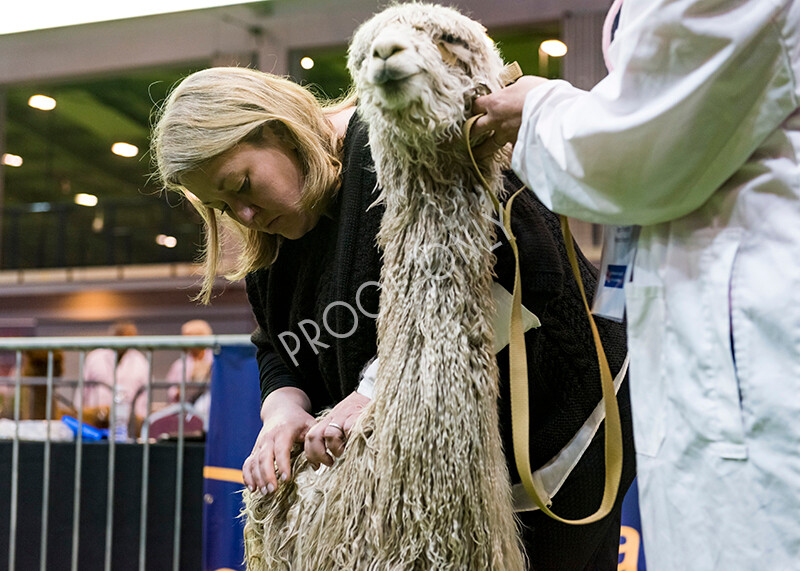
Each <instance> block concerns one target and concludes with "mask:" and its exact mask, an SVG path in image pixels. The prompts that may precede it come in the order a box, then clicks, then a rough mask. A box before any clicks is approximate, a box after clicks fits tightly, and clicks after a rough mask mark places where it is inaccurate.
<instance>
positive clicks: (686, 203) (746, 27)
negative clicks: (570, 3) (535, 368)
mask: <svg viewBox="0 0 800 571" xmlns="http://www.w3.org/2000/svg"><path fill="white" fill-rule="evenodd" d="M619 4H620V2H619V0H618V1H617V2H616V3H615V6H617V5H619ZM610 16H611V17H612V18H613V17H614V14H611V15H610ZM618 21H619V27H618V29H617V32H616V35H615V37H614V40H613V41H612V42H611V44H610V47H609V50H608V52H607V61H608V63H609V67H610V68H611V71H610V72H609V75H608V76H607V77H606V78H605V79H604V80H603V81H601V82H600V83H599V84H598V85H597V86H595V87H594V88H593V89H592V90H591V91H582V90H580V89H577V88H575V87H573V86H572V85H570V84H569V83H567V82H564V81H561V80H555V81H547V80H544V79H542V78H533V77H526V78H523V79H522V80H521V81H520V82H518V83H517V84H515V85H513V86H511V87H509V88H507V89H504V90H502V91H500V92H497V93H495V94H491V95H488V96H486V97H483V98H480V99H478V100H477V101H476V106H475V110H476V111H477V112H479V113H485V114H486V115H484V117H482V118H481V119H480V120H479V121H478V122H477V123H476V127H475V131H474V132H475V135H476V136H479V135H480V134H481V133H491V132H492V131H493V134H492V137H491V138H490V139H489V140H488V142H487V143H485V146H489V147H490V146H492V145H494V146H501V145H503V144H505V143H507V142H511V143H515V145H514V154H513V160H512V167H513V168H514V170H515V171H516V172H517V174H519V175H520V177H521V178H522V179H523V180H524V181H525V182H526V183H527V184H528V186H529V187H530V188H531V189H532V190H533V191H534V192H535V193H536V194H537V196H538V197H539V198H540V199H541V200H542V202H543V203H544V204H545V205H546V206H547V207H548V208H550V209H552V210H554V211H555V212H558V213H561V214H566V215H569V216H573V217H576V218H580V219H583V220H587V221H591V222H597V223H603V224H614V225H617V224H622V225H631V224H633V225H641V231H640V237H639V240H638V252H637V254H636V257H635V262H634V264H633V271H632V279H631V281H630V282H629V283H627V284H626V286H625V297H626V302H627V321H628V342H629V347H630V352H631V365H630V369H631V377H630V391H631V401H632V406H633V416H634V434H635V444H636V447H637V466H638V477H639V491H640V507H641V512H642V522H643V539H644V543H645V553H646V557H647V566H648V568H649V569H654V570H656V571H658V570H670V571H672V570H678V569H697V570H702V571H710V570H725V571H731V570H754V569H766V568H769V569H781V570H783V569H787V570H788V569H800V110H798V105H799V104H798V101H800V83H799V82H800V1H798V0H738V1H736V2H732V1H723V0H625V1H624V3H622V8H621V12H620V14H619V20H618ZM493 150H494V149H492V148H489V152H491V151H493ZM484 152H486V149H484Z"/></svg>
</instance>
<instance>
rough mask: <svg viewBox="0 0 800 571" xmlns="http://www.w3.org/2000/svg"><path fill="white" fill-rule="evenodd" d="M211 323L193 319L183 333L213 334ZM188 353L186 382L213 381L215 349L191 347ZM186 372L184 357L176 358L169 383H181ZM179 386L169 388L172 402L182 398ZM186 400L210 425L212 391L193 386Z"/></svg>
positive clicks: (167, 378) (167, 377)
mask: <svg viewBox="0 0 800 571" xmlns="http://www.w3.org/2000/svg"><path fill="white" fill-rule="evenodd" d="M213 334H214V332H213V330H212V329H211V325H209V324H208V322H207V321H205V320H203V319H192V320H191V321H187V322H186V323H184V324H183V325H182V326H181V335H198V336H203V335H205V336H208V335H213ZM185 353H186V359H185V361H186V365H185V366H186V382H191V383H209V382H211V366H212V365H213V364H214V350H213V349H211V348H210V347H191V348H189V349H186V350H185ZM183 374H184V358H183V357H180V358H178V359H176V360H175V361H174V362H173V363H172V365H171V366H170V368H169V371H168V372H167V376H166V381H167V382H168V383H176V384H179V383H180V382H181V379H183ZM179 391H180V389H179V387H171V388H170V389H169V399H170V401H172V402H178V401H179V400H180V392H179ZM186 401H187V402H191V403H193V407H194V409H195V411H196V412H197V413H198V414H199V415H200V416H202V417H203V421H204V424H205V425H206V426H208V411H209V408H210V406H211V392H210V391H209V390H208V389H207V388H205V389H202V388H201V389H198V388H196V387H195V388H191V389H188V390H187V391H186Z"/></svg>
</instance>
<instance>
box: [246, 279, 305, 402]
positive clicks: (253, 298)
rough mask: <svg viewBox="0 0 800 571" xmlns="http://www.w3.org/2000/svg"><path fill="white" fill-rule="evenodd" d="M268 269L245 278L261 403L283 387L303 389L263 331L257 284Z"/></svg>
mask: <svg viewBox="0 0 800 571" xmlns="http://www.w3.org/2000/svg"><path fill="white" fill-rule="evenodd" d="M268 271H269V270H260V271H258V272H253V273H252V274H248V276H247V278H246V284H247V297H248V299H249V300H250V307H251V308H252V310H253V315H254V316H255V318H256V323H257V324H258V327H256V330H255V331H254V332H253V334H252V335H251V336H250V340H251V341H252V342H253V345H255V346H256V361H257V362H258V375H259V384H260V385H261V402H262V403H263V402H264V399H266V398H267V396H268V395H269V394H270V393H271V392H273V391H275V390H277V389H280V388H283V387H296V388H298V389H301V390H303V387H302V386H301V385H300V383H299V382H298V380H297V379H296V378H295V376H294V375H292V373H291V372H290V371H289V368H288V367H287V366H286V365H285V364H284V362H283V360H282V359H281V357H280V355H278V353H277V352H276V351H275V349H274V347H273V346H272V343H270V341H269V339H267V335H266V334H265V333H264V330H265V327H266V323H265V322H266V318H265V316H264V311H263V309H262V305H261V303H260V302H258V299H260V297H261V295H262V294H263V292H261V288H260V287H259V284H260V283H262V280H263V278H264V277H265V275H266V272H268ZM261 272H263V274H264V275H259V273H261Z"/></svg>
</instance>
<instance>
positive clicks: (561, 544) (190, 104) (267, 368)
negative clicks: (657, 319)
mask: <svg viewBox="0 0 800 571" xmlns="http://www.w3.org/2000/svg"><path fill="white" fill-rule="evenodd" d="M353 103H354V102H353V101H352V100H346V101H344V102H342V103H341V104H339V105H338V106H333V107H328V108H323V107H322V106H320V104H319V103H318V102H317V101H316V100H315V99H314V98H313V97H312V96H311V95H310V94H309V93H308V92H307V91H306V90H304V89H303V88H301V87H299V86H297V85H296V84H294V83H291V82H289V81H286V80H284V79H281V78H277V77H274V76H271V75H268V74H264V73H261V72H257V71H252V70H246V69H238V68H216V69H209V70H205V71H201V72H198V73H196V74H193V75H192V76H190V77H189V78H187V79H186V80H184V81H183V82H182V83H181V84H180V85H179V86H178V87H177V88H176V89H175V91H174V92H173V93H172V94H171V95H170V97H169V99H168V100H167V102H166V103H165V105H164V107H163V109H162V111H161V116H160V118H159V120H158V123H157V125H156V126H155V130H154V150H155V156H156V161H157V167H158V173H159V175H160V177H161V178H162V181H163V183H164V185H165V187H167V188H172V189H175V190H178V191H180V192H183V193H184V194H185V195H186V196H187V197H188V198H189V200H190V201H192V204H193V205H195V207H196V208H197V209H198V211H199V212H200V213H201V215H202V216H203V218H204V220H205V221H206V225H207V230H208V232H207V237H208V239H207V245H206V253H205V256H206V278H205V282H204V285H203V289H202V291H201V293H200V296H199V297H200V299H201V300H203V301H208V300H209V297H210V291H211V289H210V288H211V285H212V282H213V279H214V277H215V275H216V269H217V261H218V251H219V233H218V224H224V225H225V226H226V227H230V228H231V229H232V230H233V231H235V232H236V233H237V234H238V235H239V236H240V237H241V239H242V240H241V241H242V244H243V246H242V250H241V255H240V258H239V263H238V265H237V268H236V271H235V272H233V274H232V276H230V277H233V278H237V277H238V278H240V277H242V276H246V278H247V292H248V296H249V299H250V303H251V305H252V307H253V312H254V314H255V317H256V321H257V322H258V326H259V327H258V329H257V330H256V332H255V333H254V335H253V341H254V343H255V344H256V346H257V347H258V353H257V356H258V362H259V369H260V376H261V379H260V380H261V388H262V399H263V404H262V408H261V416H262V420H263V422H264V426H263V428H262V430H261V432H260V434H259V436H258V439H257V441H256V444H255V446H254V448H253V452H252V454H251V455H250V457H248V459H247V460H246V461H245V464H244V466H243V475H244V480H245V483H246V484H247V486H248V487H250V489H251V490H254V489H256V488H258V489H260V490H261V491H262V492H263V493H271V492H273V491H274V490H275V489H276V488H277V487H278V486H279V485H280V482H281V481H285V480H287V479H289V478H291V477H292V474H291V470H290V452H291V449H292V447H293V446H294V445H295V444H299V443H302V444H303V445H304V448H305V453H306V455H307V456H308V458H309V460H310V461H311V462H312V463H314V464H317V465H318V464H328V465H330V464H332V463H333V462H334V458H333V457H335V456H338V455H340V454H341V452H342V450H343V447H344V445H345V442H346V434H347V432H348V429H349V427H350V426H351V425H352V423H353V422H354V420H355V418H357V416H358V414H359V411H360V410H361V408H362V407H363V406H364V404H365V403H366V402H367V398H368V397H366V396H364V395H362V394H359V393H358V392H356V389H357V386H358V384H359V381H360V380H361V377H362V373H363V371H364V369H365V368H366V366H367V365H368V364H369V363H370V361H371V359H372V358H373V357H374V355H375V353H376V328H375V321H374V318H375V316H376V315H377V309H378V291H377V288H376V287H375V285H376V284H377V282H378V281H379V276H380V267H381V261H380V252H379V251H378V250H377V247H376V245H375V236H376V234H377V231H378V228H379V225H380V220H381V214H382V208H381V207H380V206H377V205H376V206H371V205H373V203H374V201H375V199H376V198H377V192H376V189H375V187H376V180H375V173H374V168H373V165H372V160H371V157H370V154H369V149H368V147H367V132H366V128H365V126H364V125H363V124H362V123H361V122H360V120H359V119H358V114H357V113H356V112H355V107H354V105H353ZM508 184H509V187H515V185H516V184H518V183H517V181H514V180H509V181H508ZM220 213H221V214H220ZM512 219H513V223H512V224H513V228H514V231H515V232H516V235H517V240H518V243H519V245H520V250H521V257H522V260H521V264H522V281H523V284H525V285H524V287H525V290H524V292H523V298H522V301H523V304H524V305H525V306H526V307H527V308H528V309H529V310H531V311H533V312H534V313H535V314H536V315H537V316H539V317H540V319H541V320H542V322H543V323H544V326H543V327H541V328H539V329H537V330H531V331H530V332H529V333H528V334H527V336H526V345H527V349H528V358H529V370H530V371H531V374H530V384H531V389H532V390H531V393H532V395H533V396H532V399H531V400H532V403H531V417H532V418H533V422H532V426H531V442H532V443H535V444H532V446H531V456H532V459H533V460H532V462H533V465H534V467H538V466H540V465H542V464H543V463H544V462H545V461H547V460H548V459H549V458H551V457H552V456H553V455H554V454H555V453H556V452H557V451H558V450H559V449H560V448H561V447H562V446H563V445H564V444H565V443H566V441H567V440H569V438H570V437H571V436H572V435H573V434H574V433H575V431H576V430H577V429H578V427H580V425H581V424H582V423H583V421H584V420H585V419H586V417H587V416H588V414H589V413H590V412H591V410H592V409H593V408H594V406H595V405H596V404H597V402H598V401H599V399H600V388H599V381H598V379H599V373H598V371H597V365H596V362H595V359H594V348H593V345H592V338H591V334H590V332H589V328H588V325H587V324H586V322H585V316H584V314H583V308H582V305H581V301H580V298H579V296H578V291H577V286H576V284H574V280H572V278H571V274H570V270H569V268H568V262H567V259H566V253H565V250H564V246H563V242H562V241H561V239H560V235H559V229H558V221H557V219H556V218H555V217H554V216H553V215H552V214H551V213H549V212H548V211H547V210H546V209H544V207H543V206H542V205H541V204H540V203H539V202H538V201H537V200H536V199H535V198H534V197H533V196H532V195H530V194H529V193H526V194H525V195H523V196H521V197H520V199H518V202H515V205H514V211H513V218H512ZM499 238H500V240H501V243H502V245H500V246H499V247H498V248H497V249H496V250H495V253H496V256H497V263H496V265H495V271H496V273H497V281H499V282H500V284H501V285H503V286H504V287H505V288H506V289H508V290H511V289H512V288H513V279H514V273H513V272H514V269H513V268H514V262H513V257H512V254H511V250H510V247H509V246H508V244H507V243H506V241H505V238H504V237H502V236H500V237H499ZM581 264H582V270H583V272H584V283H585V286H586V287H587V289H588V290H589V291H592V290H593V287H594V282H595V279H596V277H595V275H596V272H595V270H594V269H593V268H592V267H591V265H590V264H589V263H588V262H587V261H586V260H585V259H583V257H582V256H581ZM353 308H358V310H357V311H351V309H353ZM600 327H601V332H602V335H603V337H604V339H605V342H606V350H607V352H608V354H609V360H610V362H611V367H612V371H616V370H617V369H618V368H619V366H620V364H621V362H622V360H623V358H624V353H625V347H624V333H623V331H622V327H621V326H620V325H618V324H612V323H608V322H606V323H602V324H601V325H600ZM505 351H506V349H504V350H503V352H501V354H500V357H499V362H500V364H501V385H502V386H501V402H500V413H501V422H502V424H503V426H502V427H501V430H502V431H503V436H504V443H505V449H506V450H511V449H512V447H511V443H510V433H511V431H510V420H509V417H510V413H509V392H508V386H507V382H506V381H507V378H508V375H507V370H506V368H505V363H506V362H507V356H505ZM504 356H505V358H504ZM626 390H627V389H626V388H625V386H624V385H623V388H622V389H621V390H620V408H621V411H622V415H623V423H624V428H625V441H626V444H627V448H626V450H625V454H626V456H627V458H629V459H632V456H633V454H632V441H631V438H630V430H629V425H630V421H629V410H628V407H627V393H626ZM331 406H334V408H333V411H332V413H331V414H330V415H329V416H328V417H326V419H325V420H324V421H321V422H319V423H317V422H315V415H316V414H317V413H319V412H320V411H321V410H322V409H324V408H327V407H331ZM328 451H330V453H331V454H332V455H333V457H332V456H331V455H329V454H328ZM507 456H508V460H509V466H513V458H512V455H511V453H508V454H507ZM602 458H603V456H602V431H601V433H600V434H599V438H595V441H594V443H593V444H592V446H591V447H590V448H589V450H588V451H587V453H586V454H585V456H584V459H583V460H582V461H581V462H580V463H579V464H578V466H577V467H576V469H575V470H574V472H573V473H572V475H571V476H570V478H569V479H568V480H567V482H566V483H565V484H564V487H563V488H562V490H561V491H560V492H559V495H558V497H557V498H556V500H555V502H554V509H555V510H556V511H557V512H558V513H560V514H561V515H564V516H566V517H577V516H584V515H587V514H588V513H591V512H592V511H594V509H596V506H597V505H598V504H599V501H600V497H601V496H602V484H603V469H602V462H603V459H602ZM511 473H512V477H513V478H514V479H515V480H516V481H518V478H516V475H515V473H514V471H513V468H512V471H511ZM632 473H633V463H632V462H630V461H629V462H627V464H626V467H625V470H624V474H623V481H622V483H621V485H620V497H619V500H618V503H617V507H616V509H615V511H614V512H613V513H612V514H611V515H610V516H609V517H607V518H605V519H604V520H602V521H600V522H598V523H596V524H592V525H589V526H581V527H567V526H563V525H562V524H558V523H556V522H554V521H552V520H549V519H548V518H547V517H546V516H543V515H542V514H541V513H538V512H526V513H524V514H522V515H521V519H522V521H523V523H524V524H525V527H524V529H523V535H524V539H525V543H526V546H527V548H528V551H529V553H528V555H529V557H530V559H531V562H532V564H533V566H534V567H535V568H537V569H562V570H563V569H584V568H587V567H589V566H592V565H593V566H594V568H599V569H615V568H616V565H617V551H618V542H619V505H620V504H621V500H622V496H623V495H624V491H625V490H626V489H627V487H628V485H629V483H630V481H631V479H632ZM565 528H566V529H565Z"/></svg>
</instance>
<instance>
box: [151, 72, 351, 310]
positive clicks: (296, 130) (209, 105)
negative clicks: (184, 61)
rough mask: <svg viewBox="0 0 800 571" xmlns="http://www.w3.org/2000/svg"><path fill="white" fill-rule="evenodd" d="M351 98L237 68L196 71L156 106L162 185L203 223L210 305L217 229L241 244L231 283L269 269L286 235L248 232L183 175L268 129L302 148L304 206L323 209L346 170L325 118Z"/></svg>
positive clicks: (156, 157) (204, 297)
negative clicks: (328, 99)
mask: <svg viewBox="0 0 800 571" xmlns="http://www.w3.org/2000/svg"><path fill="white" fill-rule="evenodd" d="M354 103H355V97H354V96H352V95H349V96H345V97H344V98H343V99H342V100H341V101H338V102H335V103H323V102H320V101H318V100H317V99H316V98H315V97H314V96H313V95H312V94H311V93H310V92H309V91H308V90H307V89H305V88H303V87H301V86H300V85H298V84H296V83H294V82H292V81H290V80H288V79H285V78H282V77H278V76H275V75H272V74H269V73H265V72H261V71H257V70H253V69H247V68H239V67H215V68H210V69H205V70H202V71H198V72H196V73H193V74H191V75H190V76H188V77H186V78H185V79H184V80H183V81H181V82H180V83H179V84H178V85H177V87H175V88H174V89H173V90H172V92H171V93H170V94H169V96H168V97H167V99H166V101H165V102H164V104H163V105H162V106H161V108H160V109H158V110H157V111H156V116H155V121H154V124H153V130H152V139H151V146H152V150H153V162H154V166H155V176H156V177H157V178H158V180H159V181H160V183H161V185H162V187H163V188H164V189H166V190H174V191H177V192H179V193H181V194H183V195H184V196H185V197H186V198H187V199H188V200H189V202H190V203H191V204H192V206H194V208H195V209H196V210H197V212H198V213H199V214H200V216H201V217H202V219H203V222H204V223H205V230H206V231H205V244H204V247H203V249H202V253H201V261H202V263H203V266H204V276H203V280H202V285H201V289H200V293H199V294H198V295H197V297H196V298H195V299H198V300H200V301H202V302H203V303H206V304H207V303H209V302H210V300H211V290H212V287H213V285H214V280H215V278H216V275H217V270H218V267H219V263H220V250H221V246H222V234H221V232H220V226H223V227H224V228H226V229H228V230H230V231H232V234H233V237H234V238H235V239H237V242H238V243H239V246H240V248H239V254H238V260H237V264H236V267H235V268H234V269H233V270H232V271H231V272H229V273H227V274H226V275H225V277H226V278H227V279H229V280H238V279H241V278H242V277H244V276H245V275H246V274H247V273H249V272H251V271H253V270H257V269H260V268H265V267H267V266H269V265H270V264H271V263H272V262H273V261H275V258H276V256H277V254H278V248H279V246H280V240H281V238H280V237H278V236H273V235H270V234H266V233H263V232H258V231H256V230H251V229H249V228H247V227H245V226H243V225H242V224H240V223H238V222H237V221H236V220H234V219H232V218H230V217H229V216H227V215H222V214H218V213H217V212H216V211H215V210H214V209H212V208H209V207H207V206H204V205H203V204H201V203H200V202H199V201H198V200H197V199H196V198H195V197H194V195H192V194H191V193H190V192H189V191H188V190H187V188H186V187H185V186H184V185H183V183H182V182H181V178H182V177H183V176H184V175H186V174H187V173H189V172H192V171H194V170H196V169H198V168H201V167H202V166H203V165H204V164H206V163H208V162H209V161H211V160H212V159H214V158H216V157H218V156H219V155H221V154H223V153H224V152H226V151H228V150H230V149H232V148H233V147H235V146H236V145H238V144H239V143H242V142H244V141H247V140H248V139H250V138H252V137H253V136H254V135H255V134H256V133H260V132H261V129H262V127H264V126H267V127H269V128H271V129H274V130H275V132H276V133H279V134H280V136H282V137H286V138H287V139H288V140H287V142H288V143H290V144H291V145H292V146H293V147H294V148H295V149H296V150H297V154H298V157H299V159H300V164H301V166H302V169H303V175H304V178H305V183H304V186H303V189H302V198H301V200H300V207H301V208H303V209H308V210H315V211H317V212H319V213H322V212H324V209H325V208H326V206H327V205H328V203H329V202H330V200H331V199H332V198H333V197H334V196H335V194H336V191H337V190H338V182H339V176H340V174H341V170H342V163H341V161H340V159H339V150H340V141H339V137H338V135H337V133H336V132H335V130H334V129H333V126H332V125H331V124H330V122H329V121H328V120H327V119H326V116H327V115H330V114H333V113H335V112H337V111H340V110H342V109H344V108H346V107H351V106H353V105H354Z"/></svg>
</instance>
